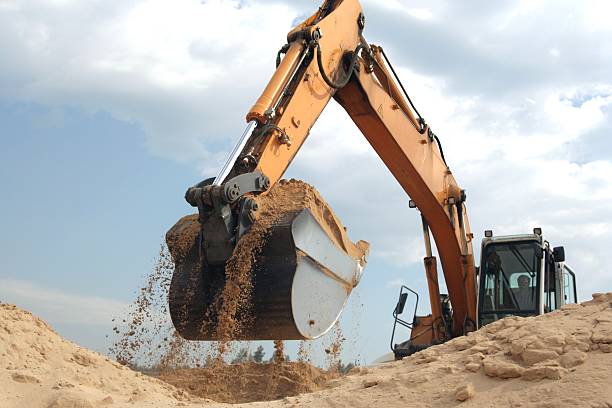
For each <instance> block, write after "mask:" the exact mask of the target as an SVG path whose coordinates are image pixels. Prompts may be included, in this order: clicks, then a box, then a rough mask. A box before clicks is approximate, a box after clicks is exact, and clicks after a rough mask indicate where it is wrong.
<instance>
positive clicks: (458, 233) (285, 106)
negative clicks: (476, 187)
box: [228, 0, 477, 342]
mask: <svg viewBox="0 0 612 408" xmlns="http://www.w3.org/2000/svg"><path fill="white" fill-rule="evenodd" d="M363 26H364V17H363V13H362V9H361V6H360V4H359V2H358V1H357V0H343V1H338V0H336V1H332V0H328V1H326V2H325V3H324V5H323V6H322V7H321V8H320V9H319V11H318V13H315V15H313V16H312V17H310V18H309V19H308V20H306V21H305V22H304V23H302V24H301V25H300V26H298V27H297V28H296V29H294V30H293V31H292V32H290V33H289V36H288V39H289V42H288V45H287V46H286V48H285V50H286V55H285V57H284V58H283V60H282V61H281V62H280V64H279V66H278V68H277V70H276V72H275V73H274V75H273V77H272V79H271V81H270V82H269V84H268V86H267V87H266V88H265V90H264V92H263V93H262V95H261V97H260V98H259V99H258V100H257V102H256V103H255V105H254V106H253V108H252V109H251V111H250V112H249V113H248V114H247V120H248V121H256V122H257V124H258V126H257V127H256V129H255V130H254V132H253V135H252V136H251V137H250V138H249V140H248V141H247V143H246V145H245V147H244V149H243V150H242V153H241V155H240V158H239V159H238V160H242V158H244V157H252V158H254V159H255V163H256V166H255V165H254V166H253V167H252V168H251V169H250V170H251V171H255V170H256V171H260V172H261V173H263V174H265V175H266V176H267V177H268V178H269V179H270V182H271V184H274V183H276V182H277V181H278V180H279V179H280V178H281V177H282V175H283V173H284V172H285V170H286V169H287V167H288V166H289V164H290V163H291V161H292V160H293V158H294V157H295V155H296V154H297V152H298V151H299V149H300V147H301V146H302V144H303V143H304V141H305V140H306V138H307V136H308V134H309V132H310V129H311V128H312V126H313V125H314V123H315V122H316V120H317V118H318V117H319V115H320V114H321V112H322V111H323V109H324V108H325V106H326V105H327V103H328V102H329V100H330V99H331V98H332V97H333V98H335V99H336V101H337V102H338V103H340V105H341V106H342V107H343V108H344V109H345V110H346V111H347V113H348V114H349V116H350V118H351V119H352V120H353V121H354V122H355V124H356V125H357V126H358V128H359V129H360V130H361V132H362V133H363V134H364V136H365V137H366V139H367V140H368V142H369V143H370V144H371V145H372V147H373V148H374V150H375V151H376V153H377V154H378V155H379V156H380V158H381V159H382V161H383V162H384V163H385V165H386V166H387V168H388V169H389V170H390V171H391V173H392V174H393V176H394V177H395V178H396V180H397V181H398V182H399V184H400V185H401V186H402V188H403V189H404V191H405V192H406V193H407V194H408V195H409V196H410V198H411V199H412V200H413V201H414V203H415V204H416V206H417V207H418V209H419V210H420V212H421V214H422V216H423V219H424V229H425V230H426V232H427V230H431V233H432V234H433V237H434V239H435V243H436V247H437V249H438V254H439V257H440V261H441V266H442V270H443V273H444V278H445V281H446V286H447V288H448V292H449V297H450V300H451V303H452V308H453V318H452V327H451V328H450V333H441V332H442V330H437V329H435V327H437V323H436V322H437V321H439V319H440V318H441V314H442V310H441V306H440V293H439V292H440V291H439V286H438V280H437V270H436V260H435V258H433V257H432V255H431V253H428V254H427V257H426V260H425V264H426V271H427V277H428V286H429V295H430V302H431V306H432V316H430V317H424V318H423V317H420V318H418V319H416V318H415V322H416V323H417V325H416V326H417V328H415V329H413V337H414V336H416V334H418V333H420V332H424V331H429V332H428V334H423V333H421V334H420V336H421V340H418V341H419V342H420V341H422V340H423V341H424V339H426V342H427V341H428V342H432V341H441V340H444V339H445V338H446V337H447V335H448V334H450V335H451V336H452V337H454V336H458V335H462V334H464V333H465V332H466V331H470V330H473V329H474V328H475V322H476V303H477V290H476V284H475V267H474V256H473V251H472V237H473V235H472V234H471V231H470V227H469V222H468V217H467V211H466V207H465V193H464V192H463V191H462V189H461V188H460V187H459V185H458V183H457V181H456V180H455V178H454V176H453V174H452V172H451V171H450V169H449V167H448V166H447V164H446V163H445V161H444V159H443V157H442V155H441V151H440V148H439V146H438V144H437V143H436V142H435V141H434V137H433V134H432V133H431V131H430V129H429V127H428V126H427V125H425V123H424V122H419V120H417V119H416V117H415V113H414V112H413V111H412V110H411V108H410V107H409V105H408V103H407V100H406V98H405V97H404V96H403V95H402V92H401V91H400V88H399V87H398V84H397V83H396V81H395V80H394V79H393V77H392V76H391V74H390V72H389V68H390V67H389V66H387V64H385V60H384V59H383V56H384V55H383V50H382V48H380V47H377V46H373V45H372V46H370V45H368V44H367V43H366V42H365V40H364V39H363V36H362V29H363ZM359 47H361V48H359ZM354 51H357V53H360V55H359V56H358V58H356V59H355V61H356V64H355V66H354V67H353V66H348V65H350V63H349V64H347V62H348V61H350V60H351V58H352V57H353V56H354V53H353V52H354ZM317 53H319V54H320V55H319V56H318V57H320V58H317ZM319 60H320V61H319ZM322 70H323V71H324V72H322ZM325 75H327V77H328V78H332V81H335V82H336V83H337V82H342V80H343V79H345V78H347V76H348V75H350V80H348V82H347V83H346V84H345V85H344V86H341V87H337V88H336V87H333V86H330V84H329V83H328V82H329V81H326V80H325V78H324V76H325ZM240 171H241V170H239V166H235V168H234V169H233V170H232V173H230V175H229V176H228V179H229V178H230V177H232V176H234V175H236V174H238V173H239V172H240ZM427 239H428V238H427ZM419 322H420V323H419ZM416 340H417V339H415V341H416Z"/></svg>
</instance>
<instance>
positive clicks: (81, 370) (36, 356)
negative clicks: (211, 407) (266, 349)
mask: <svg viewBox="0 0 612 408" xmlns="http://www.w3.org/2000/svg"><path fill="white" fill-rule="evenodd" d="M187 399H188V398H187V394H186V393H185V392H184V391H182V390H177V389H175V388H174V387H172V386H169V385H167V384H165V383H163V382H162V381H159V380H157V379H153V378H150V377H147V376H144V375H142V374H140V373H137V372H134V371H132V370H130V369H129V368H127V367H124V366H122V365H120V364H118V363H116V362H114V361H111V360H110V359H109V358H106V357H103V356H101V355H99V354H97V353H94V352H91V351H89V350H86V349H83V348H81V347H79V346H77V345H75V344H73V343H71V342H68V341H66V340H64V339H62V338H61V337H60V336H58V335H57V334H56V333H55V332H54V331H53V330H52V329H51V328H50V327H49V326H48V325H47V324H46V323H45V322H43V321H42V320H40V319H38V318H36V317H35V316H33V315H32V314H30V313H28V312H26V311H23V310H20V309H18V308H16V307H15V306H11V305H6V304H0V407H2V408H4V407H20V408H21V407H23V408H36V407H50V408H72V407H78V408H89V407H97V406H111V405H112V406H133V405H141V406H144V405H145V404H148V406H153V405H157V406H175V405H176V404H177V403H179V402H180V401H183V400H187Z"/></svg>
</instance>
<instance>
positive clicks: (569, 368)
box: [0, 293, 612, 408]
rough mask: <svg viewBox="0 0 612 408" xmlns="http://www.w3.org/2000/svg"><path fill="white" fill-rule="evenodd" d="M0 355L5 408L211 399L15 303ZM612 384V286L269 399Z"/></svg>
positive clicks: (514, 397) (2, 311) (610, 402)
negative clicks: (81, 340) (57, 329)
mask: <svg viewBox="0 0 612 408" xmlns="http://www.w3.org/2000/svg"><path fill="white" fill-rule="evenodd" d="M0 362H1V365H0V395H1V396H2V399H0V407H3V408H4V407H33V408H36V407H52V408H53V407H93V406H105V405H111V404H113V405H112V406H119V407H122V406H130V407H145V406H156V407H174V406H189V407H201V406H209V404H212V403H209V402H205V401H203V400H201V399H194V398H196V397H193V396H191V397H188V396H187V395H186V393H184V392H181V391H178V390H177V389H176V388H173V387H172V386H170V385H165V384H163V383H162V382H160V381H158V380H154V379H150V378H147V377H145V376H143V375H140V374H138V373H135V372H133V371H131V370H129V369H128V368H126V367H123V366H121V365H119V364H116V363H113V362H111V361H109V360H108V359H106V358H104V357H102V356H100V355H98V354H95V353H93V352H89V351H87V350H84V349H82V348H80V347H78V346H76V345H74V344H72V343H69V342H67V341H65V340H62V339H61V338H60V337H59V336H58V335H57V334H55V333H54V332H53V331H52V330H51V329H50V328H49V327H48V326H47V325H46V324H45V323H44V322H42V321H41V320H39V319H37V318H35V317H34V316H32V315H31V314H29V313H27V312H24V311H21V310H19V309H17V308H15V307H14V306H8V305H1V306H0ZM232 369H234V370H237V372H236V375H231V370H232ZM266 369H269V368H266V367H265V366H262V367H261V370H264V371H265V370H266ZM228 370H230V371H228V374H227V375H228V377H233V378H231V380H228V381H234V382H236V381H245V382H248V373H245V372H241V371H240V370H241V368H240V367H236V368H228ZM314 378H317V377H316V375H315V376H314ZM289 379H291V378H290V377H289ZM203 381H204V380H203ZM610 384H612V293H609V294H597V295H594V297H593V300H591V301H589V302H585V303H583V304H581V305H569V306H565V307H564V308H562V310H558V311H555V312H553V313H550V314H547V315H544V316H539V317H532V318H524V319H523V318H507V319H504V320H501V321H499V322H496V323H493V324H491V325H488V326H486V327H484V328H483V329H481V330H479V331H477V332H474V333H471V334H470V335H469V336H466V337H461V338H458V339H455V340H452V341H450V342H448V343H446V344H443V345H440V346H436V347H432V348H430V349H427V350H425V351H422V352H420V353H417V354H415V355H413V356H411V357H409V358H406V359H405V360H403V361H397V362H393V363H387V364H383V365H380V366H377V367H374V368H356V369H354V370H353V372H352V375H349V376H347V377H342V378H338V379H334V380H331V381H329V382H328V383H327V387H334V388H326V389H323V390H321V391H317V392H314V393H310V394H301V395H298V396H295V397H287V398H283V399H282V400H280V401H274V402H269V403H267V406H270V407H275V406H278V407H285V406H308V407H323V406H325V407H328V406H329V407H332V406H333V407H373V406H385V407H394V406H397V407H450V406H458V405H459V404H460V405H461V406H465V407H532V406H533V407H566V406H567V407H569V406H571V407H590V408H593V407H600V408H610V407H612V387H610ZM231 386H232V385H229V384H228V386H227V387H228V388H227V389H228V390H230V388H229V387H231ZM193 392H194V393H195V392H197V391H196V390H193ZM238 392H240V391H238ZM75 401H76V402H75ZM461 401H463V402H461ZM212 405H214V404H212ZM216 406H218V404H216ZM242 406H252V405H251V404H245V405H242Z"/></svg>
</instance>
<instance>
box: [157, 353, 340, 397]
mask: <svg viewBox="0 0 612 408" xmlns="http://www.w3.org/2000/svg"><path fill="white" fill-rule="evenodd" d="M333 377H335V376H334V375H333V374H330V373H329V372H325V371H322V370H320V369H318V368H316V367H313V366H312V365H310V364H306V363H301V362H297V363H292V362H284V363H279V364H274V363H268V364H256V363H248V364H232V365H222V366H216V367H211V368H192V369H182V370H180V369H179V370H169V371H165V372H162V373H160V374H159V375H158V378H159V379H161V380H163V381H165V382H167V383H169V384H172V385H174V386H176V387H177V388H180V389H183V390H185V391H187V392H189V393H190V394H192V395H196V396H198V397H204V398H210V399H212V400H214V401H219V402H229V403H240V402H252V401H271V400H276V399H280V398H283V397H287V396H294V395H298V394H303V393H308V392H313V391H318V390H320V389H323V388H324V387H325V384H326V383H327V382H328V380H330V379H331V378H333Z"/></svg>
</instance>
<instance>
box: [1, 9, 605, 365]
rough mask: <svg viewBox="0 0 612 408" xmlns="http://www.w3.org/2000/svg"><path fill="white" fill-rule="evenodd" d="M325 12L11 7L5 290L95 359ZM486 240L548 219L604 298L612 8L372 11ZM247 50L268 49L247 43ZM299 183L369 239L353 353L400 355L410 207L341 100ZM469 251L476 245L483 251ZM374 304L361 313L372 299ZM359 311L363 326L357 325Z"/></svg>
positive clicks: (371, 25) (414, 239) (4, 117)
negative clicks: (285, 62) (290, 41)
mask: <svg viewBox="0 0 612 408" xmlns="http://www.w3.org/2000/svg"><path fill="white" fill-rule="evenodd" d="M316 4H317V3H316V2H311V1H292V2H288V1H282V0H274V1H268V0H261V1H256V0H251V1H242V2H237V1H231V0H210V1H206V2H199V1H195V0H184V1H180V2H164V1H161V0H134V1H131V2H119V1H108V0H106V1H101V0H99V1H91V2H79V1H76V0H64V1H61V2H58V1H51V0H42V1H15V0H0V61H3V63H2V64H1V65H0V123H1V124H2V126H1V127H0V188H1V189H2V197H3V199H2V200H0V214H1V215H0V227H1V229H2V231H3V232H4V233H3V234H2V236H1V237H0V240H1V242H0V244H1V245H0V255H1V257H2V260H3V262H2V264H3V267H2V270H0V300H2V301H6V302H12V303H17V304H18V305H20V306H22V307H25V308H27V309H29V310H31V311H33V312H34V313H36V314H38V315H41V316H42V317H44V318H45V319H47V320H49V322H50V323H51V324H52V325H53V326H54V327H56V328H57V329H58V330H59V331H60V333H61V334H63V335H65V336H67V337H69V338H71V339H74V340H75V341H77V342H79V343H81V344H83V345H85V346H88V347H92V348H95V349H97V350H104V349H105V347H106V344H107V341H108V340H107V339H106V338H105V337H104V336H105V335H106V334H108V333H109V332H110V328H111V327H112V325H111V323H110V319H111V317H112V316H113V315H114V314H116V313H119V312H120V311H121V310H122V309H123V308H124V307H125V305H127V304H128V303H129V302H130V301H131V299H132V298H133V296H134V292H135V291H136V290H137V288H138V287H139V285H140V283H141V282H142V278H143V276H144V275H146V274H147V272H148V271H149V270H150V269H151V266H152V264H153V258H154V257H155V255H156V253H157V251H158V248H159V244H160V242H161V240H162V237H163V235H164V233H165V231H166V230H167V228H168V227H169V226H171V225H172V224H173V223H174V222H175V221H176V219H178V218H179V217H180V216H182V215H184V214H186V213H188V212H190V210H191V209H190V207H188V205H187V204H186V203H185V202H184V200H183V198H182V197H183V194H184V191H185V189H186V187H187V186H189V185H190V184H192V183H194V182H197V181H199V180H200V179H202V178H203V177H208V176H211V175H214V174H215V173H216V172H217V171H218V170H219V168H220V167H221V165H222V164H223V162H224V160H225V158H226V155H227V154H228V151H229V150H230V149H231V147H232V145H233V143H234V142H235V141H236V138H237V137H238V136H239V135H240V133H241V131H242V129H243V127H244V115H245V113H246V112H247V110H248V108H249V107H250V106H251V104H252V103H253V101H254V100H255V99H256V98H257V96H258V95H259V92H260V91H261V90H262V89H263V87H264V86H265V84H266V82H267V81H268V79H269V76H270V75H271V73H272V71H273V68H274V59H275V56H276V51H277V50H278V48H279V47H280V46H281V45H282V43H283V42H284V39H285V36H286V33H287V31H288V30H289V29H290V28H291V25H292V22H294V21H295V19H297V18H300V17H303V16H305V15H308V14H310V12H312V11H313V10H314V9H315V7H316ZM363 7H364V11H365V14H366V17H367V25H366V30H365V36H366V37H367V38H368V40H369V41H370V42H372V43H376V44H379V45H382V46H383V47H384V48H385V49H386V50H387V52H388V54H389V56H390V58H391V60H392V61H393V62H394V63H395V66H396V69H397V70H398V71H399V72H400V74H401V76H402V79H403V82H404V84H405V85H406V87H407V88H408V91H409V93H410V94H411V96H412V97H413V99H414V100H415V102H416V104H417V107H418V108H419V110H420V111H421V113H423V114H424V116H425V117H426V118H427V119H428V121H429V123H430V124H431V126H432V127H433V129H434V131H436V133H437V134H438V135H439V136H440V137H441V139H442V142H443V143H444V147H445V154H446V157H447V160H448V161H449V163H450V166H451V169H452V170H453V171H454V174H455V177H456V178H457V180H458V182H459V183H460V184H461V185H462V186H463V187H464V188H466V190H467V192H468V206H469V207H468V210H469V215H470V221H471V224H472V229H473V230H474V232H475V234H476V238H477V241H478V240H479V239H480V238H481V237H482V231H483V230H484V229H494V230H495V231H496V233H522V232H528V231H531V229H532V228H533V227H535V226H541V227H542V228H543V229H544V233H545V235H547V237H548V238H549V239H550V240H551V242H552V243H553V245H565V247H566V253H567V258H568V261H569V262H570V263H571V264H572V265H573V266H574V268H575V269H576V270H577V273H578V276H579V277H578V289H579V296H580V297H581V298H583V299H584V298H588V297H589V296H590V294H591V293H592V292H594V291H605V290H607V291H610V290H612V277H611V276H612V275H610V274H609V273H608V270H607V262H606V256H607V255H608V253H609V247H610V245H609V242H610V240H611V239H612V221H611V220H610V213H612V179H610V178H609V174H610V173H611V171H612V143H611V142H610V138H609V135H610V131H611V130H612V108H611V106H612V76H610V74H609V72H610V71H609V67H610V66H612V45H611V44H612V28H611V27H610V25H609V18H606V16H607V17H609V16H610V15H612V10H611V9H610V6H609V5H608V3H607V2H605V1H585V2H580V3H578V2H572V1H552V0H549V1H545V0H543V1H537V2H526V1H525V2H523V1H519V2H510V1H502V2H495V3H492V2H483V1H476V0H474V1H471V2H468V3H465V4H462V5H461V6H458V5H457V3H455V2H451V1H444V0H435V1H421V0H415V1H399V0H396V1H387V2H376V1H374V0H364V1H363ZM250 38H256V39H257V41H248V39H250ZM287 176H288V177H296V178H301V179H304V180H306V181H308V182H311V183H312V184H314V185H315V186H316V187H317V188H318V189H319V190H320V191H321V193H322V194H323V196H324V197H326V198H327V199H328V201H329V202H330V203H331V205H332V207H333V208H334V210H335V211H336V213H337V214H338V215H339V216H340V218H341V219H342V220H343V223H344V224H345V225H346V226H347V227H348V229H349V233H350V235H351V237H352V238H354V239H366V240H368V241H370V242H371V243H372V252H371V257H370V262H369V264H368V267H367V269H366V272H365V276H364V278H363V280H362V282H361V284H360V286H359V302H358V303H359V307H353V306H349V307H348V313H346V318H345V321H344V325H345V332H348V333H353V334H351V336H352V337H355V338H356V340H354V342H353V343H354V344H353V345H351V347H350V348H351V350H349V351H348V352H347V355H346V357H345V358H346V359H353V358H356V355H357V354H359V355H360V357H361V358H362V360H363V359H365V360H366V361H371V360H372V359H374V358H376V357H377V356H378V355H380V354H382V353H384V352H386V351H387V349H388V340H389V335H390V326H391V317H390V313H391V310H392V309H393V306H394V304H395V301H396V296H397V291H398V288H399V284H401V283H407V284H409V286H412V287H415V288H416V289H418V290H419V291H420V292H421V293H423V294H425V293H426V286H425V284H424V273H423V271H422V267H421V262H422V261H421V258H422V256H423V254H424V249H423V244H422V238H421V236H420V220H419V217H418V213H416V212H415V211H414V210H410V209H409V208H408V199H407V197H406V196H405V194H404V193H403V192H402V190H401V189H400V188H399V186H398V185H397V183H396V182H395V181H394V180H393V178H392V177H391V175H390V174H389V172H388V171H387V170H386V169H385V168H384V166H383V165H382V163H381V162H380V160H379V159H378V157H376V155H375V154H374V152H373V151H372V149H371V148H370V147H369V146H368V145H367V143H366V142H365V140H364V138H363V137H362V136H361V135H360V134H359V131H358V130H357V128H356V127H355V126H354V125H353V124H352V123H351V122H350V119H349V118H348V117H347V116H346V114H345V113H344V112H343V111H342V109H341V108H339V107H338V106H337V105H335V103H333V102H332V104H330V106H329V107H328V108H327V110H326V111H325V112H324V114H323V115H322V116H321V118H320V120H319V121H318V122H317V124H316V125H315V127H314V128H313V131H312V134H311V136H310V138H309V140H308V141H307V143H306V145H305V146H304V148H303V149H302V151H301V152H300V153H299V154H298V157H297V158H296V160H295V161H294V163H293V164H292V166H291V167H290V170H289V171H288V174H287ZM476 249H477V250H478V248H476ZM361 305H363V306H361ZM356 320H359V323H357V322H356Z"/></svg>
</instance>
